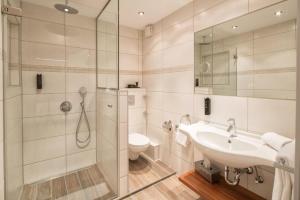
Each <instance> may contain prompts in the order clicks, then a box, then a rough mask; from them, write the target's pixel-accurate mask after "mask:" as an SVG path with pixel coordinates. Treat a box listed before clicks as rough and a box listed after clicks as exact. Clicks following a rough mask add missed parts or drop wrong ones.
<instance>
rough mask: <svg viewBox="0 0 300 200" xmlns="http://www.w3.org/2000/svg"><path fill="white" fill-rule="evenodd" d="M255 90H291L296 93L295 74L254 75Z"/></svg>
mask: <svg viewBox="0 0 300 200" xmlns="http://www.w3.org/2000/svg"><path fill="white" fill-rule="evenodd" d="M253 84H254V85H253V87H254V89H255V90H261V89H265V90H267V89H269V90H286V91H287V90H292V91H296V72H286V73H268V74H255V75H254V79H253Z"/></svg>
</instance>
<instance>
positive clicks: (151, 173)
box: [128, 156, 175, 193]
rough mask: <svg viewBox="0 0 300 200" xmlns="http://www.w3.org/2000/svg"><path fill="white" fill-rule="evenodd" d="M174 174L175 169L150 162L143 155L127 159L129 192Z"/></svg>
mask: <svg viewBox="0 0 300 200" xmlns="http://www.w3.org/2000/svg"><path fill="white" fill-rule="evenodd" d="M173 174H175V171H174V170H173V169H171V168H169V167H168V166H167V165H165V164H164V163H162V162H160V161H157V162H151V161H148V160H147V159H145V158H143V157H141V156H140V157H139V158H138V159H137V160H135V161H129V174H128V183H129V192H130V193H132V192H134V191H137V190H139V189H141V188H143V187H145V186H147V185H150V184H152V183H154V182H156V181H159V180H160V179H162V178H165V177H167V176H170V175H173Z"/></svg>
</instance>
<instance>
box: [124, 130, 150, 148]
mask: <svg viewBox="0 0 300 200" xmlns="http://www.w3.org/2000/svg"><path fill="white" fill-rule="evenodd" d="M128 140H129V141H128V142H129V144H131V145H147V144H149V143H150V140H149V138H147V137H146V136H144V135H142V134H139V133H131V134H129V138H128Z"/></svg>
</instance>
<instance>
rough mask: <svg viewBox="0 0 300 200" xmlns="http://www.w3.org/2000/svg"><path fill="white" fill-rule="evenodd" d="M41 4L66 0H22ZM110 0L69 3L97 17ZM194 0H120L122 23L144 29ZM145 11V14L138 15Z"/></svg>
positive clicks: (49, 4)
mask: <svg viewBox="0 0 300 200" xmlns="http://www.w3.org/2000/svg"><path fill="white" fill-rule="evenodd" d="M22 1H23V2H29V3H32V4H37V5H41V6H46V7H50V8H53V6H54V4H56V3H64V2H65V0H22ZM107 1H108V0H69V1H68V4H69V5H70V6H72V7H74V8H76V9H77V10H79V14H80V15H84V16H88V17H96V16H97V15H98V14H99V12H100V11H101V10H102V8H103V7H104V5H105V4H106V2H107ZM191 1H192V0H120V24H121V25H124V26H128V27H132V28H136V29H143V28H144V27H145V26H146V25H147V24H152V23H155V22H157V21H159V20H160V19H162V18H164V17H166V16H167V15H169V14H171V13H172V12H174V11H176V10H177V9H179V8H181V7H182V6H184V5H186V4H187V3H189V2H191ZM139 11H143V12H144V13H145V15H143V16H140V15H138V12H139Z"/></svg>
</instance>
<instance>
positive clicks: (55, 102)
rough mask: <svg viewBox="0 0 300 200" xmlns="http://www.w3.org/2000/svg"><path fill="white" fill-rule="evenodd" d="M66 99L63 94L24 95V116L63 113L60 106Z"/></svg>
mask: <svg viewBox="0 0 300 200" xmlns="http://www.w3.org/2000/svg"><path fill="white" fill-rule="evenodd" d="M64 100H65V95H63V94H40V95H24V96H23V105H26V106H24V107H23V117H35V116H45V115H57V114H61V111H60V109H59V106H60V104H61V102H63V101H64Z"/></svg>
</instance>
